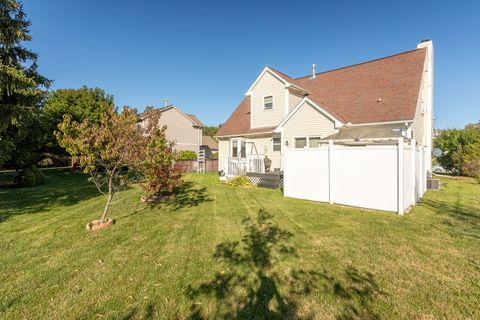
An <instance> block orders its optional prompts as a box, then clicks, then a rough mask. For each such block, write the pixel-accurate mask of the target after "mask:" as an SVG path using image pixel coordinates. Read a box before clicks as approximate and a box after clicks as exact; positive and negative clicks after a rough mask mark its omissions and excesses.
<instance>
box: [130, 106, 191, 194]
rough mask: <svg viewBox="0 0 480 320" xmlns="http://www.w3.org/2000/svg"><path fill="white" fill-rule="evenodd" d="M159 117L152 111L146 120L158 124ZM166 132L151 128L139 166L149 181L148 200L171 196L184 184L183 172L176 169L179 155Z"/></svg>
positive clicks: (147, 188)
mask: <svg viewBox="0 0 480 320" xmlns="http://www.w3.org/2000/svg"><path fill="white" fill-rule="evenodd" d="M159 117H160V113H159V112H158V110H152V109H150V110H147V112H146V119H148V120H147V122H148V123H150V124H152V123H158V119H159ZM165 130H166V126H164V127H163V128H158V126H152V127H151V129H150V130H149V138H148V142H147V145H146V148H145V154H144V158H143V161H142V162H141V165H140V166H139V170H140V171H141V172H142V175H143V177H144V178H146V180H147V181H146V183H145V184H144V186H143V188H144V190H145V192H146V195H145V199H146V200H155V199H158V198H159V197H161V196H162V195H164V194H169V195H170V194H172V193H173V189H174V188H175V187H176V186H178V185H179V184H180V183H181V182H182V180H181V178H182V173H181V170H180V168H177V167H175V161H176V160H177V159H178V157H179V155H178V153H177V152H175V151H174V150H173V142H170V141H168V140H167V138H166V136H165Z"/></svg>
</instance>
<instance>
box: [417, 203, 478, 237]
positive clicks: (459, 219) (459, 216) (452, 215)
mask: <svg viewBox="0 0 480 320" xmlns="http://www.w3.org/2000/svg"><path fill="white" fill-rule="evenodd" d="M421 205H422V206H425V207H427V208H433V209H434V210H435V212H437V213H438V214H440V215H442V216H443V217H444V218H445V219H444V220H443V224H445V225H447V226H448V227H449V230H450V232H451V233H452V234H454V235H455V236H466V237H470V238H475V239H480V210H479V209H478V208H475V207H470V206H466V205H463V204H461V203H460V200H457V202H456V203H455V204H452V203H450V202H446V201H438V200H430V199H428V200H422V202H421Z"/></svg>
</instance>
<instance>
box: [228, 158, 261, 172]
mask: <svg viewBox="0 0 480 320" xmlns="http://www.w3.org/2000/svg"><path fill="white" fill-rule="evenodd" d="M225 167H226V168H227V172H226V173H227V175H229V176H242V175H246V174H247V172H255V173H265V162H264V158H263V156H247V157H246V158H236V157H228V158H227V163H226V166H225Z"/></svg>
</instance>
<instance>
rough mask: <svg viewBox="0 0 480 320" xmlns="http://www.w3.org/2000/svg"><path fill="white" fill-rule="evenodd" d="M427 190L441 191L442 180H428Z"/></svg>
mask: <svg viewBox="0 0 480 320" xmlns="http://www.w3.org/2000/svg"><path fill="white" fill-rule="evenodd" d="M427 189H432V190H439V189H440V180H438V179H427Z"/></svg>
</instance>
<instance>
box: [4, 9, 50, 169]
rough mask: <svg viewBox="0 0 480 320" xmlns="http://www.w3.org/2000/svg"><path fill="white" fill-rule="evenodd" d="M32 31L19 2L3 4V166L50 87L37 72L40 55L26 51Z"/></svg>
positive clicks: (28, 127)
mask: <svg viewBox="0 0 480 320" xmlns="http://www.w3.org/2000/svg"><path fill="white" fill-rule="evenodd" d="M29 27H30V21H29V20H27V19H26V16H25V13H24V11H23V7H22V5H21V4H20V3H19V2H18V1H16V0H0V166H2V164H3V163H4V162H6V161H7V160H8V159H10V158H11V157H12V152H13V151H14V150H15V149H16V147H17V146H18V145H19V143H21V142H22V140H24V139H25V138H26V137H27V136H28V131H29V130H30V129H31V128H32V126H29V125H28V124H31V122H32V121H33V120H35V116H36V112H37V110H38V109H39V108H40V106H41V104H42V102H43V100H44V98H45V96H46V89H47V87H48V86H49V85H50V83H51V81H50V80H48V79H46V78H45V77H43V76H41V75H40V74H39V73H38V71H37V58H38V56H37V54H36V53H34V52H32V51H30V50H28V49H27V48H25V47H24V43H25V42H28V41H30V40H31V39H32V37H31V36H30V34H29V32H30V31H29ZM29 145H32V144H29ZM24 147H25V146H24Z"/></svg>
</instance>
